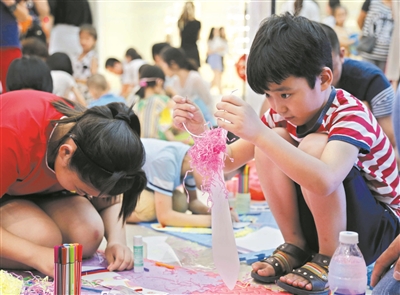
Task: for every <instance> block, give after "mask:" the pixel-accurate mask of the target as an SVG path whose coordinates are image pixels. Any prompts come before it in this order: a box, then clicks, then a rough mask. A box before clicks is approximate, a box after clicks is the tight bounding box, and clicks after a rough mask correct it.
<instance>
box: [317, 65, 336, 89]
mask: <svg viewBox="0 0 400 295" xmlns="http://www.w3.org/2000/svg"><path fill="white" fill-rule="evenodd" d="M320 78H321V90H322V91H324V90H327V89H330V87H331V85H332V80H333V73H332V70H331V69H330V68H328V67H324V68H323V69H322V72H321V74H320Z"/></svg>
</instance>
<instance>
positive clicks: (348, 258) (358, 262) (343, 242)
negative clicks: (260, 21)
mask: <svg viewBox="0 0 400 295" xmlns="http://www.w3.org/2000/svg"><path fill="white" fill-rule="evenodd" d="M339 242H340V245H339V247H338V248H337V249H336V251H335V253H334V254H333V256H332V259H331V262H330V264H329V274H328V282H329V288H330V289H331V291H332V295H365V291H366V288H367V266H366V264H365V260H364V257H363V255H362V253H361V251H360V248H358V246H357V244H358V233H356V232H351V231H342V232H340V235H339Z"/></svg>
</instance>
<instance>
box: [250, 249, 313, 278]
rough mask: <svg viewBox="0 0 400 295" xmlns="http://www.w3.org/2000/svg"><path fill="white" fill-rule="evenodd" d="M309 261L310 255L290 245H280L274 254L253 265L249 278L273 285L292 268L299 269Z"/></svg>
mask: <svg viewBox="0 0 400 295" xmlns="http://www.w3.org/2000/svg"><path fill="white" fill-rule="evenodd" d="M310 259H311V253H310V252H307V251H304V250H302V249H301V248H299V247H297V246H294V245H292V244H288V243H285V244H282V245H280V246H279V247H278V248H277V249H276V250H275V251H274V253H273V254H272V255H271V256H269V257H266V258H264V259H263V260H261V261H259V262H256V263H254V264H253V265H252V266H253V271H252V272H251V276H252V277H253V278H254V279H255V280H256V281H260V282H263V283H275V281H277V280H279V278H280V277H281V276H283V275H285V274H288V273H290V272H291V271H292V270H293V268H294V267H299V266H301V265H303V264H304V263H306V262H307V261H309V260H310Z"/></svg>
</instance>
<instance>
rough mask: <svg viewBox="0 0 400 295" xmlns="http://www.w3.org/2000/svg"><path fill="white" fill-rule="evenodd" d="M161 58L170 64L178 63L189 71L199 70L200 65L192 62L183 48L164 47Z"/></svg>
mask: <svg viewBox="0 0 400 295" xmlns="http://www.w3.org/2000/svg"><path fill="white" fill-rule="evenodd" d="M160 55H161V58H162V59H163V60H164V61H165V62H166V63H167V64H168V66H172V64H173V63H175V64H176V65H178V67H179V68H181V69H186V70H189V71H197V69H198V66H196V65H195V64H194V63H192V62H191V61H190V60H189V59H188V58H187V57H186V54H185V52H184V51H183V49H181V48H175V47H168V48H164V49H163V50H162V51H161V53H160Z"/></svg>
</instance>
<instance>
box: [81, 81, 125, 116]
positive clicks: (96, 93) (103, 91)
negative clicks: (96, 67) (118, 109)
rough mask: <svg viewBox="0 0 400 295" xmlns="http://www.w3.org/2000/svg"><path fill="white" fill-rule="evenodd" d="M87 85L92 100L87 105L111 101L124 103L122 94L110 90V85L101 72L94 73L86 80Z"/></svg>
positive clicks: (103, 103)
mask: <svg viewBox="0 0 400 295" xmlns="http://www.w3.org/2000/svg"><path fill="white" fill-rule="evenodd" d="M87 87H88V90H89V92H90V95H91V97H93V100H92V101H91V102H90V103H89V104H88V107H89V108H91V107H94V106H102V105H106V104H109V103H112V102H122V103H126V102H125V99H124V98H123V97H122V96H118V95H115V94H113V93H112V92H110V86H109V84H108V82H107V80H106V78H105V77H104V76H103V75H101V74H94V75H92V76H90V77H89V78H88V80H87Z"/></svg>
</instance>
